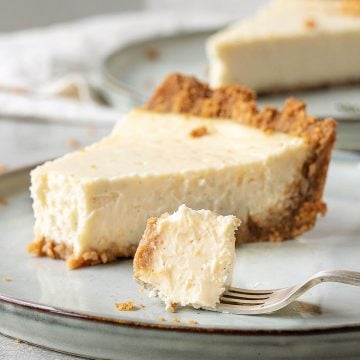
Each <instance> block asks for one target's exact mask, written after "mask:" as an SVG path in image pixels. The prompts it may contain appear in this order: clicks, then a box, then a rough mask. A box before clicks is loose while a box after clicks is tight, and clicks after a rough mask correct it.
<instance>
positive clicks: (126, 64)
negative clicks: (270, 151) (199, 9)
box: [102, 30, 360, 150]
mask: <svg viewBox="0 0 360 360" xmlns="http://www.w3.org/2000/svg"><path fill="white" fill-rule="evenodd" d="M213 32H214V30H211V31H206V32H195V33H183V34H177V35H171V36H166V37H158V38H155V39H147V40H145V41H141V42H137V43H133V44H130V45H128V46H126V47H122V48H121V49H119V50H117V51H115V52H113V53H112V54H110V55H109V56H108V57H107V58H106V59H105V61H104V63H103V66H102V74H103V90H105V94H106V96H107V98H108V100H109V101H110V102H111V103H112V104H114V105H117V106H119V107H120V108H121V109H126V108H132V107H133V106H137V105H141V104H142V103H143V102H144V100H145V99H147V98H148V96H149V95H150V94H151V92H152V91H153V90H154V88H155V86H156V85H157V84H158V83H159V82H160V81H162V79H163V78H164V77H165V76H166V75H168V74H169V73H171V72H182V73H185V74H191V75H195V76H197V77H198V78H200V79H202V80H207V77H208V65H207V59H206V54H205V41H206V39H207V38H208V37H209V36H210V35H211V34H212V33H213ZM289 96H296V97H298V98H300V99H304V100H306V102H307V104H308V108H309V112H310V113H311V114H313V115H316V116H318V117H320V118H323V117H333V118H335V119H336V120H339V128H338V144H337V146H338V147H339V148H341V149H350V150H360V86H342V87H331V88H328V89H320V90H312V91H302V92H297V93H285V94H281V95H276V96H266V97H261V98H259V104H260V105H265V104H274V105H277V106H282V104H283V102H284V100H285V99H286V98H287V97H289Z"/></svg>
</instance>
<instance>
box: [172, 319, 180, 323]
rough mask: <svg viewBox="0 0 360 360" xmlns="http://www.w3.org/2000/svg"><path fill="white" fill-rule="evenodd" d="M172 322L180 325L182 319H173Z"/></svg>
mask: <svg viewBox="0 0 360 360" xmlns="http://www.w3.org/2000/svg"><path fill="white" fill-rule="evenodd" d="M171 322H173V323H179V322H180V319H179V318H172V319H171Z"/></svg>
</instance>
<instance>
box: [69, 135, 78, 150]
mask: <svg viewBox="0 0 360 360" xmlns="http://www.w3.org/2000/svg"><path fill="white" fill-rule="evenodd" d="M68 145H69V147H70V148H71V149H78V148H79V147H80V143H79V140H77V139H75V138H73V137H72V138H69V140H68Z"/></svg>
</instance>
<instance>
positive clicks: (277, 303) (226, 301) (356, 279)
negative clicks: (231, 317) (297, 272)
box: [216, 270, 360, 315]
mask: <svg viewBox="0 0 360 360" xmlns="http://www.w3.org/2000/svg"><path fill="white" fill-rule="evenodd" d="M323 282H338V283H344V284H349V285H355V286H360V272H355V271H345V270H326V271H320V272H318V273H316V274H315V275H313V276H312V277H311V278H310V279H308V280H306V281H305V282H303V283H301V284H298V285H295V286H291V287H288V288H281V289H274V290H249V289H239V288H235V287H229V288H228V289H227V290H226V291H225V292H224V293H223V295H222V296H221V298H220V303H219V304H218V305H217V307H216V311H219V312H222V313H232V314H242V315H256V314H266V313H270V312H273V311H276V310H279V309H282V308H283V307H285V306H286V305H289V304H290V303H291V302H293V301H294V300H296V299H297V298H298V297H299V296H301V295H302V294H304V293H305V292H306V291H308V290H310V289H311V288H312V287H314V286H315V285H318V284H321V283H323Z"/></svg>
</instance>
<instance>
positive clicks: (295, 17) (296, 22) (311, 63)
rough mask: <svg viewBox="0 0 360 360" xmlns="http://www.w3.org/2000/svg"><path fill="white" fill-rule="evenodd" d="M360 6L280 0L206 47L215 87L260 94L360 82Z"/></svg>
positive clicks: (352, 1)
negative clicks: (239, 87) (244, 87)
mask: <svg viewBox="0 0 360 360" xmlns="http://www.w3.org/2000/svg"><path fill="white" fill-rule="evenodd" d="M359 44H360V2H359V1H357V0H315V1H314V0H301V1H300V0H275V1H272V2H271V3H270V4H269V5H267V6H266V7H265V8H264V9H262V10H261V11H260V12H259V13H258V14H256V15H255V16H253V17H252V18H249V19H246V20H243V21H241V22H239V23H236V24H234V25H232V26H230V27H228V28H227V29H224V30H222V31H220V32H219V33H217V34H215V35H214V36H212V37H211V38H210V39H209V40H208V43H207V50H208V58H209V62H210V84H211V86H213V87H218V86H223V85H229V84H234V83H240V84H244V85H247V86H250V87H251V88H253V89H254V90H256V91H257V92H258V93H269V92H270V93H271V92H276V91H284V90H294V89H295V90H297V89H304V88H313V87H321V86H327V85H333V84H345V83H353V82H359V81H360V46H359Z"/></svg>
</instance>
